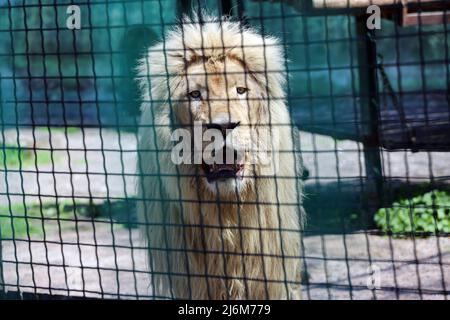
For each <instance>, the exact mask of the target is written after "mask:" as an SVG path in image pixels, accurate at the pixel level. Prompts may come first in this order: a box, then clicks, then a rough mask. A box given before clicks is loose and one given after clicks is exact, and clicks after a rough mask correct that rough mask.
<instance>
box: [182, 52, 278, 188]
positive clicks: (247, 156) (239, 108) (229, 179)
mask: <svg viewBox="0 0 450 320" xmlns="http://www.w3.org/2000/svg"><path fill="white" fill-rule="evenodd" d="M183 78H184V79H183V81H181V84H180V85H179V86H178V88H177V93H176V95H177V96H178V97H179V99H178V101H180V103H179V104H176V106H175V107H174V114H175V116H176V121H177V122H178V124H180V125H182V126H186V127H189V128H194V129H192V130H191V132H192V135H191V136H192V137H193V140H194V138H195V134H196V133H195V132H193V131H194V130H195V128H196V126H197V129H198V126H199V124H200V131H201V132H202V135H203V136H202V142H201V143H200V144H198V143H197V144H195V143H194V141H191V142H192V145H193V146H194V147H193V150H196V151H197V152H199V151H200V154H201V155H202V159H201V162H200V163H199V162H198V161H197V162H195V160H194V161H193V162H192V163H193V164H189V165H186V164H185V165H183V168H184V169H185V170H187V171H188V172H189V174H190V175H191V174H192V176H195V179H196V181H198V180H197V179H198V178H199V180H200V183H201V184H203V185H204V186H205V187H206V189H207V190H209V191H210V192H212V193H213V194H219V196H221V197H222V196H223V197H226V196H227V195H232V194H236V193H239V192H242V190H244V189H245V187H247V186H249V185H250V184H251V183H252V181H253V180H254V176H255V174H258V173H259V172H261V170H260V166H261V163H260V162H261V154H260V151H261V148H263V149H265V150H263V151H267V148H270V146H271V143H272V142H271V141H270V139H271V134H270V129H269V126H268V124H269V123H270V119H269V112H268V110H266V109H267V103H265V101H266V100H267V99H264V97H266V94H265V92H264V89H263V88H262V86H261V85H260V84H258V83H257V81H256V80H255V79H254V78H253V77H252V76H251V75H250V74H249V73H248V72H246V70H245V67H244V66H243V65H242V64H241V63H240V62H239V61H238V60H234V59H232V58H229V57H227V58H222V59H209V60H207V61H201V62H198V63H194V64H192V65H190V66H189V67H188V68H187V72H186V75H185V76H184V77H183ZM197 133H198V132H197ZM197 142H198V141H197ZM265 160H267V159H265ZM265 165H266V166H267V163H265Z"/></svg>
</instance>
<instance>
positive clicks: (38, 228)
mask: <svg viewBox="0 0 450 320" xmlns="http://www.w3.org/2000/svg"><path fill="white" fill-rule="evenodd" d="M135 220H136V217H135V215H134V206H133V204H132V202H130V203H128V202H125V201H118V202H108V203H99V204H95V203H93V202H90V201H87V200H86V201H76V202H75V203H74V202H73V201H70V200H63V201H61V200H59V201H58V202H56V201H49V202H43V203H39V202H37V203H32V204H30V203H27V204H25V205H24V204H23V203H14V204H11V205H10V206H9V205H0V231H1V232H0V234H1V236H2V238H4V239H17V238H28V237H33V238H41V239H42V238H43V237H44V233H45V234H46V235H49V234H55V233H56V232H59V231H61V232H70V231H76V232H79V231H81V230H86V229H91V228H92V223H97V222H98V223H100V225H99V227H101V226H104V227H108V228H110V224H111V223H112V224H113V227H114V228H116V227H120V228H123V227H126V228H135V227H136V225H135Z"/></svg>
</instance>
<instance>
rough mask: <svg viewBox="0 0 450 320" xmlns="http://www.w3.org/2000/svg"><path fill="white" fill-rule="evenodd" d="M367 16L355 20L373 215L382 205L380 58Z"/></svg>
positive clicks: (370, 202) (368, 188) (369, 204)
mask: <svg viewBox="0 0 450 320" xmlns="http://www.w3.org/2000/svg"><path fill="white" fill-rule="evenodd" d="M366 21H367V16H366V15H361V16H357V17H356V29H357V30H356V31H357V36H358V41H357V46H358V50H357V51H358V63H359V68H358V69H359V70H358V73H359V83H360V87H359V95H360V99H359V100H360V111H361V122H362V128H361V133H362V136H363V139H362V141H363V152H364V161H365V168H366V175H367V190H366V191H367V206H368V211H369V213H373V212H374V211H375V210H376V209H377V208H378V207H379V206H380V204H381V196H382V167H381V156H380V149H379V148H380V147H379V146H380V144H379V132H378V130H379V116H378V114H379V113H378V106H379V98H378V87H377V55H376V43H375V41H374V32H373V31H371V30H368V29H367V27H366Z"/></svg>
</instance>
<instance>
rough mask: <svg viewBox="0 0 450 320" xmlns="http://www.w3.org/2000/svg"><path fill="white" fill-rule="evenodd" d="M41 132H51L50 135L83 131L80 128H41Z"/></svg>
mask: <svg viewBox="0 0 450 320" xmlns="http://www.w3.org/2000/svg"><path fill="white" fill-rule="evenodd" d="M39 130H40V131H43V132H49V131H50V133H56V132H61V133H66V130H67V133H68V134H71V133H78V132H81V129H80V128H79V127H39Z"/></svg>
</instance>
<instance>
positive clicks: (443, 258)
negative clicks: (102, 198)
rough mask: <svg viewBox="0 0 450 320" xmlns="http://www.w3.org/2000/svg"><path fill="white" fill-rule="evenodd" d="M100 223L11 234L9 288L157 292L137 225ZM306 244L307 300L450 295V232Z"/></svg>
mask: <svg viewBox="0 0 450 320" xmlns="http://www.w3.org/2000/svg"><path fill="white" fill-rule="evenodd" d="M95 227H96V228H95V229H96V233H95V237H94V232H93V226H92V224H90V223H80V225H79V230H80V231H79V232H78V233H75V232H65V233H64V234H63V235H62V237H61V238H60V237H59V236H58V235H57V234H52V235H50V236H49V237H48V238H47V241H46V242H45V243H44V242H42V241H39V240H36V241H35V242H33V241H32V242H29V241H27V240H24V239H22V240H19V239H17V240H16V241H15V242H13V241H4V243H3V249H4V252H3V255H4V257H3V258H4V268H5V270H4V272H5V280H6V283H7V284H8V286H7V289H8V290H17V287H20V290H22V291H25V292H34V291H36V292H39V293H45V294H61V295H67V294H70V295H73V296H83V295H85V296H88V297H105V298H107V297H109V298H114V297H117V296H118V295H120V297H121V298H133V299H134V298H142V299H148V298H151V281H150V279H151V276H150V274H149V273H148V268H147V263H146V259H145V247H144V246H143V243H142V242H141V241H140V240H139V235H138V232H137V230H136V229H125V228H123V227H115V228H114V232H111V229H110V225H109V224H108V223H106V224H105V223H100V222H97V223H96V224H95ZM130 230H131V231H130ZM113 234H114V237H113V236H112V235H113ZM77 235H78V237H79V239H78V238H77ZM61 239H62V241H61ZM61 243H63V245H61ZM113 243H114V244H115V246H114V247H113V246H112V245H113ZM304 243H305V248H306V249H305V257H306V259H305V261H306V268H307V273H308V275H309V284H306V285H304V286H303V297H304V298H305V299H350V298H352V299H397V298H399V299H421V298H423V299H444V298H445V295H444V292H445V291H447V294H449V289H450V239H448V238H445V239H444V238H428V239H417V240H416V241H415V242H413V241H412V240H400V239H390V238H388V237H381V236H376V235H365V234H350V235H346V236H343V235H327V236H310V237H306V238H305V239H304ZM438 243H439V248H440V250H438ZM30 252H31V253H32V257H31V256H30ZM368 252H370V256H369V254H368ZM391 253H392V256H391ZM63 257H64V258H63ZM393 260H394V261H395V262H392V261H393ZM31 262H32V263H31ZM63 265H65V266H66V267H65V268H63V267H62V266H63ZM371 265H372V266H373V267H372V270H375V274H374V276H373V278H374V279H379V283H378V285H379V288H377V289H375V290H370V289H368V287H367V284H368V283H372V282H371V280H370V279H371V269H370V268H369V267H370V266H371ZM17 274H19V277H17ZM378 276H379V278H378ZM376 281H377V280H376ZM376 281H375V283H377V282H376ZM444 286H445V288H444ZM35 288H37V289H35ZM396 289H397V290H396ZM397 294H398V295H397Z"/></svg>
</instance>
